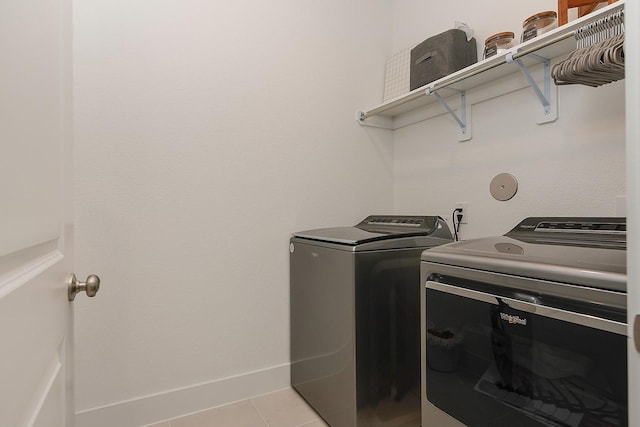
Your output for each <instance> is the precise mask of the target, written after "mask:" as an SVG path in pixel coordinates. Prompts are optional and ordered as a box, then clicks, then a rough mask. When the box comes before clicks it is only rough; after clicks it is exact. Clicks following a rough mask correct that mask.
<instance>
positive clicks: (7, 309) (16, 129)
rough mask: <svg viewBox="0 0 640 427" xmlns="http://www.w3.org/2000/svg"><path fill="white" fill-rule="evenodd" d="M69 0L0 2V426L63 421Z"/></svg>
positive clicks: (68, 396) (66, 410)
mask: <svg viewBox="0 0 640 427" xmlns="http://www.w3.org/2000/svg"><path fill="white" fill-rule="evenodd" d="M71 41H72V39H71V0H2V1H0V349H1V350H0V426H6V427H22V426H50V427H63V426H72V425H73V393H72V392H70V389H71V385H72V384H73V382H72V380H71V377H72V375H71V374H72V372H73V365H72V364H71V358H72V355H73V351H72V350H73V347H72V341H71V340H72V337H73V334H72V332H73V331H72V329H71V325H72V319H71V317H72V311H71V307H72V306H71V303H69V301H68V300H67V289H66V285H65V280H66V279H67V276H68V275H69V273H71V271H72V270H71V267H72V251H71V249H72V248H71V245H72V235H71V231H72V223H71V219H72V213H71V208H70V201H71V194H70V191H71V185H70V184H71V173H70V171H71V154H72V152H71V145H70V142H71V124H72V111H71V107H72V105H71V94H72V89H71V65H72V63H71V59H72V57H71Z"/></svg>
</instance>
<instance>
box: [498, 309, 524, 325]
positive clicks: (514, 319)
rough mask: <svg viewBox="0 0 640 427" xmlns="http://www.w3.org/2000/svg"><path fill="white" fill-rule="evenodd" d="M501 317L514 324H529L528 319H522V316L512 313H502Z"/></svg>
mask: <svg viewBox="0 0 640 427" xmlns="http://www.w3.org/2000/svg"><path fill="white" fill-rule="evenodd" d="M500 318H501V319H502V320H504V321H505V322H509V323H510V324H512V325H522V326H527V319H522V318H520V316H514V315H512V314H507V313H502V312H501V313H500Z"/></svg>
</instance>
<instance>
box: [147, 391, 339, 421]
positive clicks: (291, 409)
mask: <svg viewBox="0 0 640 427" xmlns="http://www.w3.org/2000/svg"><path fill="white" fill-rule="evenodd" d="M145 427H328V426H327V424H326V423H325V422H324V421H322V419H321V418H320V417H319V416H318V414H317V413H316V412H315V411H314V410H313V409H312V408H311V407H310V406H309V405H308V404H307V403H306V402H305V401H304V400H303V399H302V398H301V397H300V395H298V393H296V392H295V391H294V390H293V389H292V388H290V387H289V388H285V389H282V390H278V391H274V392H273V393H269V394H265V395H262V396H258V397H254V398H252V399H247V400H243V401H240V402H236V403H232V404H229V405H225V406H219V407H217V408H213V409H207V410H205V411H202V412H197V413H195V414H191V415H187V416H185V417H182V418H176V419H173V420H169V421H163V422H161V423H158V424H152V425H148V426H145Z"/></svg>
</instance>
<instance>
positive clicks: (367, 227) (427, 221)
mask: <svg viewBox="0 0 640 427" xmlns="http://www.w3.org/2000/svg"><path fill="white" fill-rule="evenodd" d="M437 224H438V217H437V216H397V215H372V216H368V217H367V218H365V219H364V220H362V221H361V222H360V223H359V224H357V225H355V226H353V227H335V228H320V229H316V230H307V231H299V232H297V233H293V236H294V237H299V238H303V239H310V240H317V241H322V242H331V243H340V244H343V245H349V246H356V245H359V244H362V243H368V242H375V241H380V240H388V239H397V238H401V237H413V236H427V235H429V234H431V233H433V231H434V230H436V228H437Z"/></svg>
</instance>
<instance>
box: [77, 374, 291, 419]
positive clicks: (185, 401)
mask: <svg viewBox="0 0 640 427" xmlns="http://www.w3.org/2000/svg"><path fill="white" fill-rule="evenodd" d="M289 366H290V365H289V364H286V365H280V366H275V367H272V368H268V369H263V370H260V371H254V372H249V373H245V374H241V375H237V376H233V377H228V378H223V379H219V380H214V381H210V382H207V383H202V384H195V385H193V386H189V387H185V388H181V389H176V390H170V391H167V392H163V393H158V394H154V395H151V396H144V397H140V398H135V399H131V400H128V401H125V402H118V403H114V404H111V405H106V406H102V407H98V408H92V409H88V410H85V411H81V412H78V413H76V419H75V427H113V426H118V427H140V426H144V425H148V424H154V423H157V422H160V421H164V420H169V419H172V418H177V417H180V416H183V415H187V414H191V413H194V412H199V411H202V410H205V409H209V408H214V407H216V406H221V405H226V404H227V403H232V402H237V401H240V400H245V399H249V398H252V397H255V396H259V395H261V394H265V393H269V392H272V391H275V390H279V389H282V388H285V387H288V386H289V385H290V378H291V377H290V372H289Z"/></svg>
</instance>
